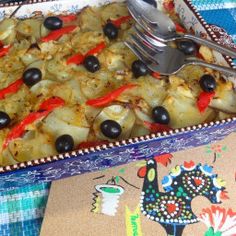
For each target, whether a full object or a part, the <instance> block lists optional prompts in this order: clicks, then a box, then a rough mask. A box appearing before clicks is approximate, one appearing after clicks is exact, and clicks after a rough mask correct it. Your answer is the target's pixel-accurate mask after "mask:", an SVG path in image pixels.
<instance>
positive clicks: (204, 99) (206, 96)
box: [197, 92, 215, 113]
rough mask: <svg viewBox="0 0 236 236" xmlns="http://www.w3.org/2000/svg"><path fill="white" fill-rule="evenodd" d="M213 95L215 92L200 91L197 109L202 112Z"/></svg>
mask: <svg viewBox="0 0 236 236" xmlns="http://www.w3.org/2000/svg"><path fill="white" fill-rule="evenodd" d="M214 96H215V92H211V93H207V92H201V93H200V95H199V97H198V101H197V107H198V110H199V111H200V112H201V113H202V112H204V111H205V110H206V109H207V107H208V106H209V104H210V103H211V100H212V99H213V97H214Z"/></svg>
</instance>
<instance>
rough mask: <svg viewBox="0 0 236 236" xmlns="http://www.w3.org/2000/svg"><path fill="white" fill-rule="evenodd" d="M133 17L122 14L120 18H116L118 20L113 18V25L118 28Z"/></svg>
mask: <svg viewBox="0 0 236 236" xmlns="http://www.w3.org/2000/svg"><path fill="white" fill-rule="evenodd" d="M131 19H132V16H121V17H120V18H118V19H116V20H111V23H112V24H113V25H115V26H116V27H117V28H120V26H121V25H122V24H123V23H125V22H127V21H129V20H131Z"/></svg>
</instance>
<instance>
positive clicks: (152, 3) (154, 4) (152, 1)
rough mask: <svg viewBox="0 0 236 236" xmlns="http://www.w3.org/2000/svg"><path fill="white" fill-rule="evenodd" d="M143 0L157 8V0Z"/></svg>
mask: <svg viewBox="0 0 236 236" xmlns="http://www.w3.org/2000/svg"><path fill="white" fill-rule="evenodd" d="M143 1H144V2H146V3H149V4H150V5H152V6H154V7H155V8H157V2H156V1H155V0H143Z"/></svg>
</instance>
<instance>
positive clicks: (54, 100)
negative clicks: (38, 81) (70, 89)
mask: <svg viewBox="0 0 236 236" xmlns="http://www.w3.org/2000/svg"><path fill="white" fill-rule="evenodd" d="M64 105H65V101H64V100H63V99H61V98H59V97H51V98H49V99H47V100H45V101H44V102H42V103H41V105H40V107H39V110H40V111H41V110H42V111H52V110H54V109H55V108H57V107H60V106H64Z"/></svg>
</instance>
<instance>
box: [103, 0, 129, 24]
mask: <svg viewBox="0 0 236 236" xmlns="http://www.w3.org/2000/svg"><path fill="white" fill-rule="evenodd" d="M100 12H101V17H102V20H103V21H104V22H106V21H107V20H109V19H111V20H112V19H113V20H115V19H117V18H119V17H121V16H128V15H129V12H128V9H127V5H126V4H125V3H112V4H108V5H106V6H104V7H102V8H101V10H100Z"/></svg>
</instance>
